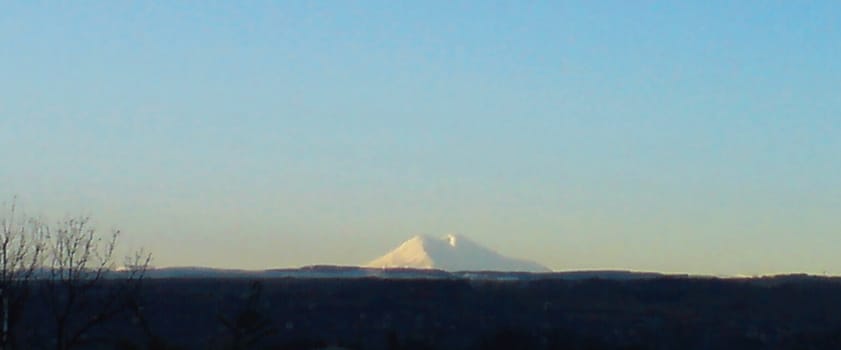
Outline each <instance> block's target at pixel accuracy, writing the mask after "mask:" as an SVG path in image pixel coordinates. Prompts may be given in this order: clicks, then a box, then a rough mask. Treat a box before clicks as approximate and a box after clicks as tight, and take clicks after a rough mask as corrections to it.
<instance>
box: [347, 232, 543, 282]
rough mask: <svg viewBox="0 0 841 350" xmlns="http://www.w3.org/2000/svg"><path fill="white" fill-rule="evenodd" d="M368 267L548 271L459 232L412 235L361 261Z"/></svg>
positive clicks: (534, 263) (536, 264)
mask: <svg viewBox="0 0 841 350" xmlns="http://www.w3.org/2000/svg"><path fill="white" fill-rule="evenodd" d="M364 266H365V267H369V268H413V269H439V270H444V271H451V272H453V271H500V272H535V273H542V272H551V271H552V270H550V269H549V268H547V267H545V266H543V265H540V264H538V263H536V262H533V261H528V260H523V259H516V258H510V257H507V256H503V255H502V254H499V253H497V252H495V251H493V250H490V249H488V248H485V247H483V246H481V245H479V244H478V243H476V242H474V241H472V240H470V239H468V238H466V237H464V236H459V235H447V236H444V237H441V238H434V237H430V236H414V237H412V238H410V239H409V240H407V241H405V242H403V243H402V244H401V245H400V246H398V247H397V248H395V249H394V250H392V251H391V252H389V253H387V254H385V255H383V256H381V257H379V258H377V259H375V260H373V261H371V262H369V263H367V264H365V265H364Z"/></svg>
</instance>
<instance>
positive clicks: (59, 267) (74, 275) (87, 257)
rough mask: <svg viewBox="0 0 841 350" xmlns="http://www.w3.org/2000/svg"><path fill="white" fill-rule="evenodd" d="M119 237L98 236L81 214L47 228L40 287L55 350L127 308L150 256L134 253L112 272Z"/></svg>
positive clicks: (80, 340)
mask: <svg viewBox="0 0 841 350" xmlns="http://www.w3.org/2000/svg"><path fill="white" fill-rule="evenodd" d="M119 236H120V231H117V230H114V231H112V232H111V234H110V235H108V236H105V237H103V236H102V235H100V234H99V233H98V231H97V230H96V229H95V228H94V227H93V226H92V225H91V224H90V219H89V218H87V217H81V218H69V219H66V220H64V221H62V222H60V223H59V224H57V225H56V226H55V227H54V228H51V229H50V230H49V232H48V240H47V242H48V243H47V252H48V256H47V259H46V265H45V268H46V269H47V276H46V280H45V281H44V283H43V284H42V285H43V288H44V289H43V295H44V297H45V299H46V303H47V307H48V308H49V312H50V315H51V316H52V321H53V322H54V324H53V326H54V329H53V331H54V332H53V339H52V341H53V342H54V345H55V349H56V350H67V349H72V348H76V347H79V346H80V345H82V344H83V343H84V341H85V338H86V337H87V336H88V335H89V332H91V331H92V330H93V329H94V328H96V327H97V326H100V325H102V324H103V323H105V322H107V321H109V320H111V319H113V318H114V317H115V316H116V315H118V314H119V313H121V312H124V311H127V301H129V300H131V298H132V297H133V296H134V294H136V293H138V292H139V289H140V284H141V281H142V279H143V276H144V274H145V272H146V269H147V267H148V266H149V262H150V260H151V255H150V254H148V253H144V252H143V251H140V252H137V253H135V254H134V255H133V256H131V257H128V258H126V264H125V269H124V270H122V271H116V270H115V268H116V266H115V262H114V251H115V248H116V246H117V241H118V238H119Z"/></svg>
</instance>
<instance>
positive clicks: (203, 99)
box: [0, 1, 841, 275]
mask: <svg viewBox="0 0 841 350" xmlns="http://www.w3.org/2000/svg"><path fill="white" fill-rule="evenodd" d="M839 13H841V3H839V2H837V1H811V2H797V3H795V2H785V1H739V2H732V1H694V2H688V1H684V2H654V1H633V2H630V1H546V2H542V1H533V2H522V1H510V2H497V1H417V2H397V1H319V2H316V1H283V2H261V1H249V2H215V1H213V2H205V1H200V2H191V1H184V2H129V1H116V2H115V1H101V2H98V1H90V2H59V1H54V2H34V1H20V2H7V3H4V4H3V10H2V11H0V164H2V165H0V198H2V200H3V201H6V202H8V201H10V200H11V199H12V198H13V196H17V197H18V202H19V203H20V204H21V205H22V206H23V208H24V210H25V211H26V212H27V214H29V215H32V216H38V217H42V218H49V220H59V219H61V218H63V217H66V216H75V215H90V216H92V217H93V219H94V221H95V222H96V223H97V227H99V228H100V229H101V230H104V231H107V230H110V229H112V228H119V229H120V230H122V232H123V233H124V236H123V237H122V241H121V243H122V246H123V248H124V249H127V250H131V249H136V248H138V247H144V248H146V249H147V250H149V251H151V252H152V253H153V255H154V264H155V265H157V266H210V267H231V268H249V269H261V268H274V267H289V266H303V265H312V264H342V265H344V264H347V265H352V264H360V263H365V262H367V261H369V260H372V259H373V258H375V257H377V256H379V255H381V254H384V253H385V252H387V251H389V250H390V249H392V248H394V247H396V246H397V245H399V244H400V243H401V242H402V241H403V240H405V239H408V238H409V237H411V236H413V235H416V234H428V235H433V236H436V235H445V234H449V233H457V234H461V235H465V236H467V237H471V238H472V239H473V240H475V241H478V242H481V243H482V244H484V245H486V246H488V247H490V248H492V249H495V250H497V251H500V252H502V253H504V254H506V255H511V256H517V257H522V258H528V259H532V260H535V261H538V262H540V263H542V264H544V265H546V266H548V267H550V268H552V269H555V270H575V269H601V268H618V269H632V270H646V271H661V272H688V273H693V274H717V275H738V274H770V273H786V272H806V273H814V274H841V254H839V250H841V215H839V213H841V176H839V175H838V174H841V137H840V136H839V135H841V59H839V58H841V22H839V21H837V16H838V14H839Z"/></svg>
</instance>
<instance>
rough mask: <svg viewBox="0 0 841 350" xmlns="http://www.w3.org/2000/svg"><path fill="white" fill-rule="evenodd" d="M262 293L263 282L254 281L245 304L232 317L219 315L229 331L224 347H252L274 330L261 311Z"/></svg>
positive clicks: (239, 348)
mask: <svg viewBox="0 0 841 350" xmlns="http://www.w3.org/2000/svg"><path fill="white" fill-rule="evenodd" d="M262 295H263V284H262V283H260V282H259V281H255V282H253V283H252V284H251V289H250V290H249V292H248V294H247V295H246V297H245V304H244V305H243V306H242V308H241V309H240V310H239V312H237V314H236V315H235V316H234V317H226V316H224V315H220V316H219V321H220V322H222V325H223V326H224V327H225V329H226V330H227V331H228V333H229V334H228V335H229V341H228V344H227V346H226V347H225V348H226V349H230V350H245V349H254V348H255V347H256V346H257V345H258V344H259V343H260V341H261V340H263V339H264V338H266V337H268V336H269V335H271V334H272V333H274V332H275V331H276V329H275V328H274V327H273V325H272V320H271V319H270V318H269V317H267V316H266V315H264V314H263V313H262V312H261V307H260V301H261V299H262Z"/></svg>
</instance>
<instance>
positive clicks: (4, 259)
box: [0, 198, 45, 350]
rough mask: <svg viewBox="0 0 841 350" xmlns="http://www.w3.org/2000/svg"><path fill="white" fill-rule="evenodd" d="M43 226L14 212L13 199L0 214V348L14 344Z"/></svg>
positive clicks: (36, 263) (37, 262) (41, 243)
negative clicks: (14, 335) (15, 332)
mask: <svg viewBox="0 0 841 350" xmlns="http://www.w3.org/2000/svg"><path fill="white" fill-rule="evenodd" d="M44 234H45V230H44V227H43V225H41V224H40V223H39V222H38V221H37V220H34V219H31V218H27V217H26V216H24V215H21V214H19V213H18V212H17V203H16V199H15V198H13V199H12V202H11V204H9V205H8V206H7V207H5V208H3V212H2V213H1V214H0V350H8V349H11V348H12V347H13V345H14V339H12V338H13V334H14V332H13V330H14V328H15V327H16V325H17V323H18V321H19V320H20V317H21V315H22V313H23V308H24V306H25V304H26V299H27V297H28V296H29V292H30V282H31V280H32V278H33V277H34V275H35V272H36V270H37V268H38V267H39V266H40V264H41V260H42V258H43V252H44V248H45V239H44V238H45V236H44Z"/></svg>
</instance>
